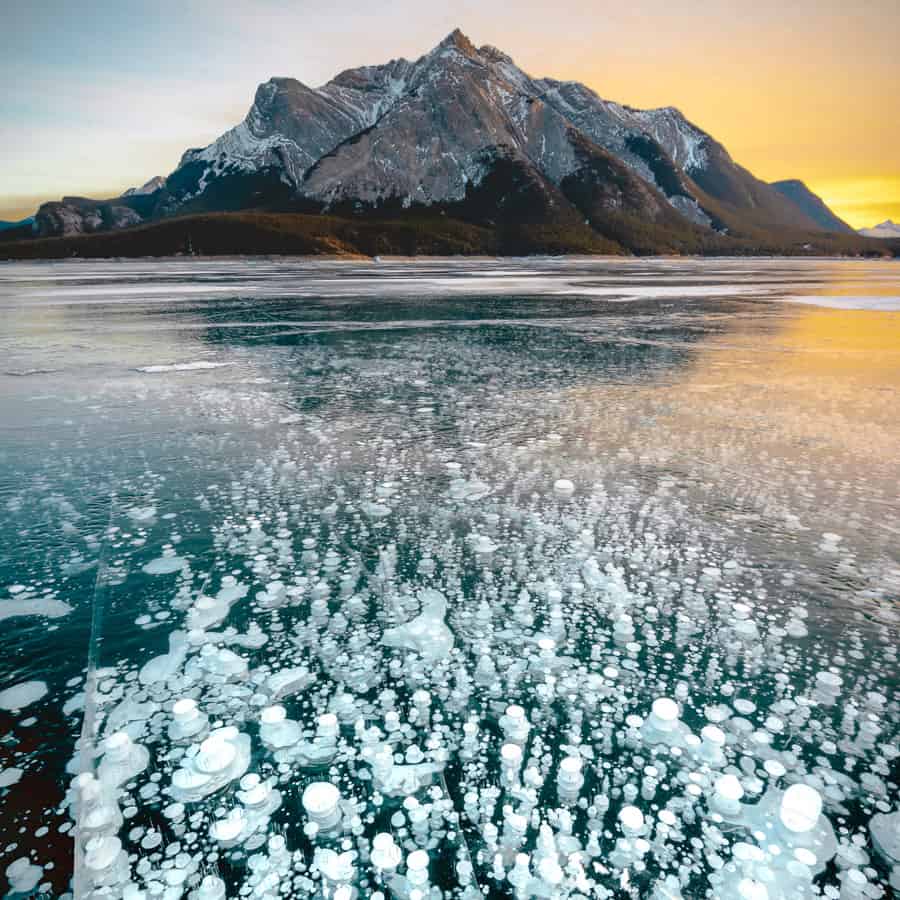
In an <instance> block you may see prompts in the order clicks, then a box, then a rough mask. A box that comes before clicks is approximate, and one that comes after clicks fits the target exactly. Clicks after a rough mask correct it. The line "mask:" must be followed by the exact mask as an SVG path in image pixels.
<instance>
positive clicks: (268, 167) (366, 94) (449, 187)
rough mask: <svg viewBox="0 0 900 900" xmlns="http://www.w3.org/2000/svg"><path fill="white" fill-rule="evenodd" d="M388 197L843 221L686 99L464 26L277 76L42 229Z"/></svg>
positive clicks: (712, 225) (566, 213)
mask: <svg viewBox="0 0 900 900" xmlns="http://www.w3.org/2000/svg"><path fill="white" fill-rule="evenodd" d="M525 197H528V198H529V203H536V204H537V205H536V206H534V207H532V206H529V204H528V203H525V202H524V199H523V198H525ZM92 203H93V204H94V206H93V207H92V206H91V204H92ZM385 207H388V208H395V209H396V210H398V211H399V210H401V209H403V208H410V207H415V208H419V207H426V208H434V207H438V208H440V209H441V210H443V211H446V212H447V213H448V214H449V213H450V212H451V211H453V212H454V213H459V214H461V215H464V216H465V217H467V218H469V219H470V220H471V219H473V218H475V219H479V221H483V222H485V223H488V224H490V223H492V222H494V221H497V220H502V219H503V218H504V217H509V215H510V210H512V209H516V210H517V211H518V212H517V215H521V214H525V215H527V216H530V217H531V218H534V211H535V210H537V211H538V212H539V214H540V216H541V217H542V221H543V222H551V223H554V224H559V223H562V224H565V225H566V226H567V227H568V226H569V225H570V224H571V223H575V222H577V223H578V224H579V226H580V227H584V225H585V223H588V224H589V225H591V226H592V227H594V228H595V229H600V223H607V224H608V223H609V221H610V217H619V218H622V217H624V218H625V219H628V218H629V217H631V220H633V221H634V222H637V223H647V222H649V223H653V224H654V225H655V226H657V227H662V228H667V229H678V228H682V229H683V228H690V227H694V226H699V227H701V228H703V229H715V230H717V231H722V232H725V231H729V230H734V229H735V228H740V227H743V226H747V227H754V228H766V227H772V226H774V227H785V226H786V227H795V228H802V229H806V230H815V229H823V228H829V227H833V225H834V224H835V222H837V223H838V225H839V226H840V225H843V223H840V221H839V220H837V219H836V217H835V222H831V221H830V220H828V221H826V218H827V217H825V216H824V215H823V214H822V209H819V208H818V207H817V208H815V209H813V208H812V207H811V206H809V204H807V207H809V208H807V207H804V205H803V204H801V203H798V202H797V201H796V200H795V199H792V198H789V197H788V196H785V194H784V193H783V192H782V191H780V190H778V189H776V187H773V186H771V185H768V184H765V183H764V182H762V181H759V180H758V179H756V178H754V177H753V176H752V175H751V174H750V173H749V172H747V171H746V170H744V169H742V168H741V167H740V166H738V165H737V164H735V163H734V161H733V160H732V159H731V157H730V156H729V155H728V153H727V151H726V150H725V148H724V147H722V145H721V144H719V143H717V142H716V141H715V140H713V139H712V138H711V137H710V136H709V135H708V134H706V133H705V132H704V131H702V130H700V129H699V128H697V127H696V126H695V125H693V124H692V123H690V122H689V121H687V119H685V117H684V116H683V115H682V114H681V113H680V112H679V111H678V110H677V109H674V108H673V107H664V108H662V109H655V110H637V109H632V108H630V107H627V106H623V105H621V104H618V103H613V102H611V101H608V100H604V99H602V98H601V97H599V96H598V95H597V94H595V93H594V92H593V91H592V90H590V89H589V88H587V87H585V86H584V85H583V84H579V83H577V82H560V81H555V80H553V79H549V78H532V77H531V76H530V75H528V74H527V73H525V72H523V71H522V70H521V69H520V68H518V66H516V65H515V63H514V62H513V61H512V59H511V58H510V57H509V56H507V55H506V54H505V53H503V52H502V51H500V50H498V49H497V48H495V47H491V46H482V47H476V46H475V45H474V44H473V43H472V42H471V41H470V40H469V39H468V38H467V37H466V36H465V35H464V34H462V32H460V31H459V30H456V31H454V32H452V33H451V34H449V35H448V36H447V37H446V38H445V39H444V40H443V41H441V43H440V44H438V45H437V46H436V47H435V48H434V49H433V50H431V51H430V52H429V53H427V54H425V55H424V56H422V57H420V58H419V59H417V60H415V61H409V60H405V59H396V60H391V61H390V62H388V63H386V64H384V65H380V66H365V67H362V68H358V69H349V70H347V71H345V72H342V73H341V74H339V75H338V76H337V77H336V78H334V79H332V80H331V81H329V82H328V83H327V84H325V85H323V86H322V87H319V88H310V87H307V86H306V85H304V84H302V83H301V82H299V81H297V80H295V79H293V78H272V79H270V80H269V81H267V82H265V83H264V84H262V85H260V86H259V88H258V89H257V91H256V96H255V99H254V101H253V105H252V106H251V108H250V111H249V113H248V114H247V116H246V118H245V119H244V121H243V122H241V123H240V124H239V125H237V126H235V127H234V128H232V129H231V130H230V131H228V132H226V133H225V134H223V135H222V136H221V137H220V138H218V139H217V140H215V141H214V142H213V143H212V144H210V145H209V146H208V147H205V148H202V149H193V150H188V151H187V152H186V153H185V154H184V155H183V157H182V159H181V162H180V164H179V166H178V168H177V169H176V170H175V171H174V172H173V173H172V174H171V175H169V177H168V178H167V179H165V182H163V180H162V179H160V178H155V179H152V180H151V181H149V182H148V183H147V184H146V185H144V186H143V187H141V188H137V189H131V190H130V191H127V192H126V194H125V195H124V196H123V197H122V198H118V199H117V200H114V201H104V202H98V201H79V202H78V203H72V202H70V201H69V200H64V201H63V202H62V204H45V206H44V207H42V208H41V210H40V212H39V214H38V230H39V233H40V234H42V235H44V234H72V233H76V232H78V231H94V230H100V229H106V228H116V227H122V225H128V224H133V223H134V217H135V216H137V217H139V220H143V219H147V218H160V217H163V216H167V215H171V214H175V213H190V212H209V211H221V210H226V211H227V210H239V209H248V208H257V209H271V210H297V211H329V210H330V211H337V212H341V211H343V212H351V211H352V212H359V211H364V210H365V209H369V208H371V209H379V208H385ZM822 207H823V208H824V204H822ZM123 208H125V209H127V210H130V211H131V212H124V211H123ZM824 209H825V212H826V213H827V212H828V211H827V208H824ZM641 227H643V225H642V226H641Z"/></svg>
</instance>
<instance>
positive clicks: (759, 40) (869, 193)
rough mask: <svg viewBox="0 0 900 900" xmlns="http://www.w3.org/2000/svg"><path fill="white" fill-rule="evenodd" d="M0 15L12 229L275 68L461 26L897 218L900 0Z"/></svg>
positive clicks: (297, 70) (543, 70) (77, 10)
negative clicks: (665, 111)
mask: <svg viewBox="0 0 900 900" xmlns="http://www.w3.org/2000/svg"><path fill="white" fill-rule="evenodd" d="M0 3H2V4H3V10H2V18H0V22H2V33H0V77H2V79H3V84H4V86H5V89H4V91H3V93H2V94H0V218H12V217H15V216H18V215H24V214H26V213H27V212H30V211H32V210H33V209H34V207H35V205H36V204H37V203H38V202H40V201H42V200H45V199H55V198H58V197H60V196H62V195H63V194H66V193H68V194H84V195H88V196H112V195H115V194H116V193H118V192H120V191H121V190H123V189H124V188H126V187H128V186H130V185H134V184H140V183H143V182H144V181H145V180H147V179H148V178H150V177H151V176H153V175H157V174H162V175H165V174H168V172H170V171H171V170H172V169H173V168H174V167H175V165H176V164H177V162H178V159H179V157H180V155H181V153H182V152H183V151H184V150H185V149H186V148H188V147H194V146H203V145H205V144H207V143H209V142H210V141H211V140H213V139H214V138H215V137H216V136H218V135H219V134H221V133H222V132H223V131H224V130H226V129H227V128H229V127H231V126H232V125H234V124H236V123H237V122H239V121H240V120H241V119H242V118H243V117H244V115H245V114H246V112H247V109H248V108H249V105H250V103H251V101H252V98H253V94H254V91H255V89H256V86H257V85H258V84H259V83H260V82H263V81H265V80H267V79H268V78H270V77H271V76H273V75H291V76H293V77H296V78H299V79H300V80H301V81H304V82H306V83H307V84H311V85H316V84H321V83H322V82H324V81H327V80H328V79H329V78H330V77H332V76H333V75H334V74H336V73H337V72H339V71H340V70H342V69H345V68H348V67H351V66H356V65H362V64H366V63H379V62H384V61H386V60H388V59H390V58H392V57H396V56H407V57H410V58H414V57H416V56H418V55H420V54H421V53H423V52H426V51H427V50H428V49H430V48H431V47H432V46H433V45H434V44H435V43H437V42H438V41H439V40H440V39H441V38H442V37H443V36H444V35H445V34H447V33H448V32H449V31H451V30H452V29H453V28H454V27H456V26H459V27H461V28H462V29H463V31H465V32H466V33H467V34H468V35H469V36H470V37H471V38H472V39H473V40H474V41H475V43H476V44H482V43H491V44H495V45H496V46H498V47H500V48H502V49H503V50H506V51H507V52H509V53H511V54H512V55H513V57H514V58H515V59H516V61H517V62H519V64H520V65H522V66H523V68H525V69H526V70H528V71H531V72H533V73H534V74H538V75H552V76H555V77H559V78H573V79H578V80H581V81H584V82H586V83H587V84H589V85H590V86H591V87H593V88H594V89H595V90H597V91H598V93H600V94H601V95H603V96H606V97H610V98H611V99H615V100H620V101H623V102H627V103H631V104H632V105H636V106H658V105H668V104H672V105H675V106H678V107H679V108H681V109H682V110H684V111H685V113H686V114H687V115H688V116H689V117H691V118H692V119H693V120H694V121H695V122H696V123H697V124H698V125H700V126H701V127H703V128H705V129H706V130H708V131H710V132H711V133H712V134H713V135H714V136H715V137H716V138H718V139H719V140H721V141H723V143H725V145H726V146H727V147H728V149H729V150H730V151H731V152H732V154H733V155H734V156H735V158H736V159H737V160H738V161H739V162H741V163H743V164H745V165H747V166H748V167H749V168H750V169H751V170H752V171H754V172H755V173H756V174H759V175H760V176H761V177H764V178H767V179H770V180H774V179H776V178H786V177H801V178H805V179H806V180H807V181H808V182H809V183H811V185H812V186H813V187H814V188H818V189H819V190H820V192H822V193H823V194H825V196H826V199H828V197H829V196H831V197H833V198H836V199H838V201H839V202H840V203H844V204H845V206H846V209H848V210H849V209H850V208H851V206H852V205H853V204H854V203H863V202H865V203H868V204H869V205H870V206H872V209H871V212H868V211H867V212H866V213H865V216H866V217H867V218H874V217H878V216H879V215H880V216H881V217H884V216H885V215H887V214H890V210H891V209H893V208H894V207H893V206H891V204H894V205H895V206H896V209H897V217H900V162H898V152H897V148H898V147H900V52H898V51H897V48H898V46H900V3H898V2H897V0H867V2H866V4H865V6H864V8H860V9H859V10H856V9H854V8H852V7H851V6H849V5H847V4H846V3H845V2H842V0H841V2H839V0H794V2H792V3H790V4H786V3H784V2H781V0H779V2H776V0H755V2H754V3H753V4H747V3H746V2H744V0H740V2H739V0H718V2H712V0H681V2H679V3H672V2H671V0H632V2H630V3H628V4H621V3H615V4H612V3H610V4H603V3H601V2H598V0H556V2H553V3H550V2H536V0H525V2H519V3H500V2H495V0H481V2H469V0H465V2H456V3H453V4H447V3H442V4H434V3H425V2H421V0H420V2H411V0H395V2H391V3H386V4H376V3H361V2H352V3H351V2H345V0H331V2H328V3H323V2H321V0H320V2H316V3H308V2H297V0H294V2H289V0H258V2H253V3H250V2H237V0H217V2H213V0H180V2H175V0H158V2H152V3H151V2H146V0H143V2H139V0H118V2H112V0H100V2H90V0H79V2H75V0H68V2H62V0H31V2H21V3H14V2H11V0H0ZM894 194H896V196H894ZM879 204H880V206H879ZM882 213H883V214H882ZM845 214H846V211H845ZM860 214H861V215H862V213H860Z"/></svg>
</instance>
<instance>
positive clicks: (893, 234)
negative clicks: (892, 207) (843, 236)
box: [857, 219, 900, 238]
mask: <svg viewBox="0 0 900 900" xmlns="http://www.w3.org/2000/svg"><path fill="white" fill-rule="evenodd" d="M857 233H858V234H861V235H862V236H863V237H872V238H900V225H898V224H897V223H896V222H892V221H891V220H890V219H886V220H885V221H884V222H881V223H879V224H878V225H875V226H873V227H872V228H860V229H859V231H858V232H857Z"/></svg>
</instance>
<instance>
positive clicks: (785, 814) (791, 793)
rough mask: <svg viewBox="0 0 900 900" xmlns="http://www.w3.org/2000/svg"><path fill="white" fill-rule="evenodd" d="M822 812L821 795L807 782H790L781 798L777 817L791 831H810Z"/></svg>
mask: <svg viewBox="0 0 900 900" xmlns="http://www.w3.org/2000/svg"><path fill="white" fill-rule="evenodd" d="M821 812H822V796H821V795H820V794H819V792H818V791H817V790H816V789H815V788H814V787H810V786H809V785H808V784H792V785H791V786H790V787H789V788H788V789H787V790H786V791H785V792H784V796H783V797H782V798H781V808H780V810H779V818H780V820H781V823H782V825H784V827H785V828H787V829H788V831H793V832H798V833H801V832H805V831H811V830H812V829H813V828H815V827H816V824H817V823H818V821H819V815H820V814H821Z"/></svg>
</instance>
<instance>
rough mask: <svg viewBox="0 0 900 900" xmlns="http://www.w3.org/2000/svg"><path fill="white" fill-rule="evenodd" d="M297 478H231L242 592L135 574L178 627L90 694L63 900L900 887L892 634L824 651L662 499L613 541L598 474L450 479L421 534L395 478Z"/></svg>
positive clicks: (794, 899) (176, 560)
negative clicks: (321, 484)
mask: <svg viewBox="0 0 900 900" xmlns="http://www.w3.org/2000/svg"><path fill="white" fill-rule="evenodd" d="M289 467H290V464H289V462H287V461H286V460H284V459H281V460H279V459H276V460H275V461H274V462H273V463H271V464H269V465H260V466H259V467H257V470H255V472H254V473H253V474H251V475H248V476H247V481H245V482H244V483H243V484H236V485H235V487H234V491H233V498H234V499H235V502H236V509H238V510H241V507H242V505H243V510H242V512H241V515H231V516H228V517H226V518H225V520H224V521H223V522H222V523H221V524H220V526H218V527H217V529H216V532H215V536H214V541H215V545H216V548H217V551H218V553H219V554H220V557H219V558H220V560H224V559H229V560H232V561H234V560H239V561H240V562H241V565H239V566H235V565H232V567H231V569H230V571H229V573H228V574H225V570H224V568H223V570H222V571H221V572H220V574H218V575H216V574H215V573H213V575H212V576H210V577H208V578H206V579H205V580H204V581H203V583H202V587H198V579H196V578H195V575H194V573H193V571H192V569H191V562H190V561H189V560H188V559H186V558H183V557H180V556H178V555H177V549H176V547H174V546H173V547H169V548H167V549H166V550H165V552H164V553H163V555H162V556H160V557H158V558H157V559H155V560H153V561H151V562H149V563H148V564H147V565H146V566H145V571H146V572H147V573H148V574H149V575H153V576H155V579H156V580H154V582H153V583H154V584H160V583H161V581H164V580H165V579H172V578H174V583H173V585H172V589H171V590H172V595H173V600H172V608H173V609H174V610H175V611H177V613H178V615H179V616H180V617H181V624H180V625H179V627H178V628H177V629H176V630H174V631H172V632H171V633H170V634H169V635H168V649H167V650H166V652H164V653H161V654H158V655H156V656H154V657H152V658H149V659H146V660H145V661H143V664H142V665H136V664H130V665H129V664H127V663H123V664H122V665H120V666H111V667H109V668H107V669H105V670H102V671H99V672H97V673H96V674H95V677H94V679H93V686H92V688H91V689H92V691H93V692H94V696H93V698H92V700H93V701H94V702H95V703H96V704H97V709H98V713H97V720H96V723H95V735H94V737H93V738H92V739H87V740H86V742H85V744H84V746H82V747H81V753H80V755H79V756H78V757H77V758H76V760H75V761H73V764H72V767H73V776H74V777H73V780H72V782H71V786H70V789H69V793H68V804H69V809H70V813H71V816H72V818H73V819H74V822H75V828H74V834H75V852H76V871H75V881H74V891H75V896H76V897H78V898H98V900H99V898H113V897H115V898H118V897H121V898H127V900H143V898H147V900H149V898H165V900H177V898H181V897H187V898H190V900H219V898H225V897H253V898H275V897H323V898H335V900H352V898H356V897H360V898H372V900H383V898H386V897H392V898H400V900H425V898H428V900H432V898H451V897H453V898H466V900H472V898H479V897H483V896H491V897H514V898H522V900H524V898H605V897H648V898H652V900H678V898H685V900H688V898H697V897H709V898H717V900H803V898H812V897H821V896H824V897H840V898H842V900H858V898H859V900H861V898H876V897H879V896H884V895H885V892H886V891H887V889H888V885H889V884H890V885H892V886H893V888H894V889H900V812H898V810H897V795H896V791H897V761H898V756H900V748H898V743H897V722H898V707H897V699H896V697H893V696H891V693H890V691H889V690H887V688H885V686H884V684H885V682H880V681H879V679H880V678H885V679H888V681H889V678H890V674H889V673H890V672H892V671H893V672H895V671H896V661H897V660H896V646H895V642H894V641H892V640H889V635H886V634H885V633H884V632H883V631H882V632H879V633H878V634H877V635H876V637H875V638H872V637H871V635H869V634H867V633H864V632H862V631H860V630H859V629H856V628H852V629H850V630H849V631H848V632H847V633H846V634H845V635H844V636H843V637H842V640H841V642H840V645H839V646H838V647H837V648H836V649H835V646H834V644H832V645H830V646H831V650H830V651H829V655H827V656H826V654H825V653H824V652H823V651H822V645H821V644H818V643H816V639H815V635H814V634H813V632H814V630H815V628H816V623H815V622H813V620H812V619H811V618H810V617H809V612H808V608H807V607H806V606H805V605H804V604H803V603H801V602H797V601H793V602H792V604H791V605H789V604H787V603H785V604H779V603H778V602H777V598H775V597H773V596H772V595H771V594H766V592H765V590H763V588H762V584H761V581H760V580H759V579H760V576H759V575H758V573H755V574H754V573H751V572H750V566H749V563H748V561H747V560H741V561H739V560H738V559H734V558H731V557H726V556H718V557H717V555H716V553H717V551H715V550H714V549H713V548H711V547H710V548H707V549H706V551H704V548H703V547H702V546H698V545H697V544H696V543H691V542H689V541H679V540H678V539H677V538H678V529H679V524H678V523H677V522H675V521H670V522H669V523H668V525H666V524H665V523H662V524H660V523H659V522H658V523H657V525H658V526H659V527H656V526H654V527H653V528H652V529H651V528H650V527H648V526H647V522H649V521H651V520H652V519H653V516H654V513H653V510H652V509H646V510H644V512H643V513H642V516H643V517H644V519H645V522H644V523H643V526H641V527H635V526H634V521H633V520H632V527H631V528H630V530H628V531H627V534H628V535H629V537H628V539H627V540H626V539H625V538H623V535H624V534H626V529H624V528H622V527H620V526H621V525H622V523H623V522H624V521H625V518H627V515H630V513H628V511H627V510H625V509H624V508H623V507H617V506H616V503H617V502H618V501H616V500H614V499H613V498H611V497H609V496H608V495H607V494H606V493H605V492H604V490H603V489H602V487H592V486H586V485H576V484H574V483H573V482H572V481H570V480H567V479H558V480H553V479H551V480H550V481H549V482H548V483H547V484H546V489H545V490H544V492H543V493H531V494H528V495H526V496H520V497H518V498H507V499H506V500H501V499H496V498H495V499H494V500H493V501H489V500H488V499H486V498H488V497H489V491H488V490H487V485H486V484H485V482H484V480H482V479H479V478H477V477H475V476H474V475H472V476H470V477H466V475H465V474H464V472H463V471H462V470H461V466H460V465H459V464H457V463H450V464H449V465H448V466H447V467H446V469H447V471H446V476H445V477H446V480H445V482H444V485H445V487H444V488H443V489H442V490H443V494H442V497H443V499H442V502H441V504H439V505H438V506H436V507H434V508H433V509H431V510H430V511H428V510H419V513H420V516H419V518H414V517H410V519H409V521H406V522H404V521H402V516H401V513H400V511H399V507H398V505H397V504H396V503H395V502H394V501H395V499H396V497H397V495H398V494H399V493H401V487H400V485H399V484H398V483H392V482H385V483H384V484H380V485H376V486H374V489H373V491H372V495H371V497H370V498H369V499H366V500H359V501H357V502H356V503H350V501H349V500H347V498H346V497H344V498H342V499H341V500H340V502H335V503H334V504H333V505H332V506H330V507H325V508H322V509H320V510H318V511H317V516H318V519H317V520H316V522H315V526H316V527H315V528H313V527H312V524H311V521H310V519H309V518H308V513H304V512H303V510H301V509H299V507H298V505H297V504H294V505H291V504H289V503H287V502H284V503H280V502H278V499H277V497H278V493H277V484H278V482H279V479H280V478H281V477H282V475H284V474H285V472H286V471H287V470H288V469H289ZM260 484H262V485H263V486H265V488H266V490H267V491H268V492H269V493H268V499H269V501H271V508H270V509H268V510H267V509H266V507H265V503H260V502H259V500H258V498H255V496H254V491H255V490H256V489H257V488H259V486H260ZM273 485H275V487H274V488H273ZM305 516H306V517H305ZM392 516H393V517H395V518H400V519H401V521H399V523H398V522H394V523H393V524H392V526H391V528H390V529H386V528H384V524H385V522H386V521H387V520H388V519H389V518H390V517H392ZM429 516H430V519H429ZM460 522H464V523H465V533H464V535H463V536H462V537H461V538H458V537H457V536H454V535H455V532H454V529H456V528H457V527H458V526H459V523H460ZM639 526H640V523H639ZM667 529H668V531H667ZM382 533H384V534H386V535H388V536H389V538H390V539H389V540H386V541H385V542H384V543H381V542H379V540H378V536H379V534H382ZM364 539H370V540H374V541H375V546H376V547H377V552H373V553H372V554H371V555H370V559H369V560H368V561H367V557H366V553H365V552H357V551H356V550H354V549H352V548H353V547H354V546H361V545H362V543H363V542H364ZM165 583H168V582H165ZM860 651H865V653H866V654H868V655H869V658H870V662H869V664H867V665H859V664H858V663H859V658H860V656H861V655H864V654H863V653H861V652H860ZM854 661H856V662H854ZM879 687H881V690H879V689H878V688H879ZM15 875H16V873H12V875H11V877H12V876H15Z"/></svg>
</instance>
